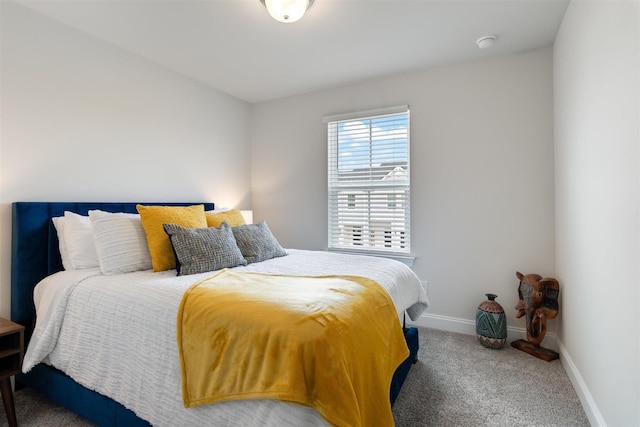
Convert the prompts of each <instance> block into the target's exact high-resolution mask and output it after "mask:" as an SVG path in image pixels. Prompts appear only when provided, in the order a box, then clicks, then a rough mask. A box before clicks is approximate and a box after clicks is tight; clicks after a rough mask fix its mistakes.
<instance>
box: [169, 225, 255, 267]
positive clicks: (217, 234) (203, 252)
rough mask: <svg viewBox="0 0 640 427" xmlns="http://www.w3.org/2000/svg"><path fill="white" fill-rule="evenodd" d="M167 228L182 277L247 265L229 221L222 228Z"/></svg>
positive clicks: (174, 226) (175, 226) (176, 226)
mask: <svg viewBox="0 0 640 427" xmlns="http://www.w3.org/2000/svg"><path fill="white" fill-rule="evenodd" d="M163 227H164V231H165V232H166V233H167V234H168V235H169V240H170V241H171V246H173V252H174V253H175V255H176V270H177V271H178V275H179V276H184V275H187V274H197V273H205V272H207V271H213V270H220V269H221V268H231V267H235V266H237V265H247V260H246V259H244V257H243V256H242V253H241V252H240V249H239V248H238V245H237V244H236V240H235V238H234V237H233V232H232V231H231V226H230V225H229V224H228V223H227V222H226V221H225V222H223V223H222V224H221V225H220V228H215V227H208V228H186V227H182V226H179V225H176V224H163Z"/></svg>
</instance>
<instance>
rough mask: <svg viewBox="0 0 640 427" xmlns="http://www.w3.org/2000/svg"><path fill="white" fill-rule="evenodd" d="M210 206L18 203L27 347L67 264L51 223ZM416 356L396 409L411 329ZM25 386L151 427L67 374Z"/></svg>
mask: <svg viewBox="0 0 640 427" xmlns="http://www.w3.org/2000/svg"><path fill="white" fill-rule="evenodd" d="M201 203H202V204H204V205H205V209H206V210H210V209H213V207H214V205H213V203H206V202H189V203H164V202H163V203H153V202H152V203H144V202H140V203H132V202H125V203H113V202H108V203H100V202H78V203H74V202H15V203H13V205H12V215H13V220H12V240H11V320H12V321H14V322H16V323H20V324H22V325H24V326H25V346H26V345H27V343H28V341H29V338H30V337H31V331H32V330H33V327H34V326H35V317H36V313H35V307H34V304H33V289H34V287H35V286H36V284H37V283H38V282H39V281H40V280H42V279H43V278H45V277H46V276H48V275H50V274H53V273H55V272H58V271H61V270H62V269H63V267H62V260H61V258H60V251H59V249H58V236H57V234H56V231H55V228H54V226H53V222H52V221H51V218H53V217H56V216H62V215H64V212H65V211H71V212H75V213H78V214H82V215H86V214H87V213H88V211H89V210H93V209H100V210H103V211H107V212H130V213H137V210H136V205H137V204H144V205H171V206H187V205H193V204H201ZM405 337H406V339H407V344H408V346H409V350H410V352H411V355H410V356H409V357H408V358H407V360H405V362H404V363H403V364H402V365H400V366H399V367H398V369H397V370H396V373H395V375H394V377H393V382H392V385H391V390H390V398H391V402H392V403H393V402H394V401H395V399H396V398H397V396H398V393H399V392H400V388H401V387H402V384H403V382H404V380H405V378H406V376H407V374H408V372H409V369H410V368H411V364H412V363H415V362H416V360H417V352H418V336H417V330H416V329H415V328H409V329H405ZM24 386H27V387H31V388H33V389H34V390H36V391H38V392H40V393H42V394H44V395H45V396H47V397H49V398H50V399H52V400H53V401H55V402H57V403H58V404H60V405H62V406H64V407H66V408H68V409H70V410H72V411H73V412H75V413H77V414H79V415H81V416H83V417H85V418H87V419H88V420H90V421H91V422H93V423H95V424H97V425H100V426H126V427H137V426H149V423H148V422H147V421H145V420H143V419H141V418H139V417H138V416H136V414H135V413H133V412H132V411H131V410H129V409H127V408H125V407H124V406H122V405H121V404H120V403H118V402H116V401H114V400H112V399H110V398H108V397H106V396H103V395H101V394H99V393H97V392H95V391H92V390H89V389H87V388H85V387H83V386H81V385H80V384H78V383H77V382H75V381H74V380H72V379H71V378H70V377H68V376H67V375H65V374H64V373H62V372H61V371H59V370H57V369H55V368H52V367H50V366H48V365H45V364H39V365H37V366H36V367H35V368H33V369H32V370H31V371H30V372H29V373H28V374H18V375H17V376H16V388H18V389H19V388H22V387H24Z"/></svg>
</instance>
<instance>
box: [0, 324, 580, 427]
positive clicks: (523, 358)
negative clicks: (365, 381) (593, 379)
mask: <svg viewBox="0 0 640 427" xmlns="http://www.w3.org/2000/svg"><path fill="white" fill-rule="evenodd" d="M419 334H420V352H419V355H418V357H419V361H418V362H417V363H416V364H414V365H413V366H412V367H411V371H410V372H409V376H408V378H407V380H406V382H405V384H404V386H403V388H402V390H401V392H400V395H399V396H398V399H397V400H396V403H395V405H394V407H393V414H394V418H395V420H396V426H399V427H422V426H434V427H448V426H451V427H479V426H498V427H501V426H531V427H533V426H536V427H561V426H567V427H581V426H589V421H588V419H587V417H586V415H585V412H584V410H583V408H582V406H581V404H580V401H579V400H578V396H577V395H576V393H575V390H574V389H573V387H572V386H571V383H570V381H569V378H568V377H567V375H566V373H565V372H564V369H563V368H562V365H561V364H560V361H558V360H556V361H553V362H544V361H542V360H539V359H536V358H535V357H532V356H530V355H528V354H525V353H523V352H521V351H518V350H516V349H513V348H511V347H510V346H509V345H508V344H507V346H506V347H505V348H504V349H501V350H490V349H487V348H485V347H483V346H481V345H480V344H479V343H478V341H477V339H476V338H475V336H469V335H462V334H456V333H451V332H443V331H438V330H433V329H424V328H419ZM15 405H16V412H17V417H18V425H19V426H22V427H31V426H33V427H35V426H47V427H49V426H51V427H57V426H60V427H62V426H65V427H85V426H92V424H91V423H89V422H88V421H87V420H85V419H83V418H81V417H79V416H77V415H75V414H73V413H71V412H69V411H67V410H66V409H64V408H61V407H60V406H58V405H56V404H55V403H53V402H51V401H50V400H48V399H46V398H44V397H42V396H40V395H38V394H37V393H35V392H33V391H32V390H30V389H22V390H19V391H18V392H17V393H16V394H15ZM6 425H7V421H6V417H5V413H4V409H3V408H2V409H0V426H6ZM212 425H213V424H212Z"/></svg>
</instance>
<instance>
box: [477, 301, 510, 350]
mask: <svg viewBox="0 0 640 427" xmlns="http://www.w3.org/2000/svg"><path fill="white" fill-rule="evenodd" d="M485 295H486V296H487V300H486V301H483V302H482V303H481V304H480V305H479V306H478V309H477V310H476V336H477V337H478V341H480V344H482V345H483V346H485V347H487V348H492V349H500V348H502V347H504V344H505V343H506V342H507V317H506V315H505V314H504V309H503V308H502V306H501V305H500V304H498V303H497V302H496V301H495V299H496V298H497V295H494V294H485Z"/></svg>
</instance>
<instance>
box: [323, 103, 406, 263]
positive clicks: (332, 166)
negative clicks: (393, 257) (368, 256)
mask: <svg viewBox="0 0 640 427" xmlns="http://www.w3.org/2000/svg"><path fill="white" fill-rule="evenodd" d="M325 122H326V123H327V135H328V150H329V152H328V153H329V161H328V190H329V200H328V207H329V241H328V245H329V249H333V250H357V251H373V252H387V253H392V254H394V253H395V254H408V253H409V252H410V233H409V212H410V209H409V207H410V206H409V202H410V194H411V193H410V179H409V176H410V174H409V166H410V163H409V109H408V107H407V106H401V107H392V108H389V109H383V110H376V111H370V112H362V113H356V114H349V115H339V116H331V117H326V118H325Z"/></svg>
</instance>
